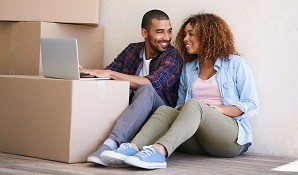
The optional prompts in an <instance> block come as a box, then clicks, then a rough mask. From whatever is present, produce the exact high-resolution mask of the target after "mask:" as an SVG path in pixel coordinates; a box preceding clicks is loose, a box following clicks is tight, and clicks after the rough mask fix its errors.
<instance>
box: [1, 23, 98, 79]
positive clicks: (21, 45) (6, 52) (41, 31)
mask: <svg viewBox="0 0 298 175" xmlns="http://www.w3.org/2000/svg"><path fill="white" fill-rule="evenodd" d="M40 38H76V39H77V40H78V52H79V59H80V64H81V65H83V66H85V67H88V68H102V64H103V28H102V27H94V26H84V25H74V24H58V23H46V22H0V46H1V47H0V74H1V75H42V66H41V53H40Z"/></svg>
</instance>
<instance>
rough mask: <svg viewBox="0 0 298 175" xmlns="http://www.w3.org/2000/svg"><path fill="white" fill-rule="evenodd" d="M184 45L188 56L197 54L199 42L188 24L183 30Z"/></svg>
mask: <svg viewBox="0 0 298 175" xmlns="http://www.w3.org/2000/svg"><path fill="white" fill-rule="evenodd" d="M184 34H185V37H184V44H185V47H186V50H187V53H188V54H198V52H199V41H198V37H197V34H196V32H195V31H194V28H193V27H192V25H191V24H190V23H188V24H187V25H186V26H185V29H184Z"/></svg>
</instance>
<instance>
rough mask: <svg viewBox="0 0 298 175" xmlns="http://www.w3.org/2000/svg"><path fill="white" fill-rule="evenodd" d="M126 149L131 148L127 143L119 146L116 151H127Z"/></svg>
mask: <svg viewBox="0 0 298 175" xmlns="http://www.w3.org/2000/svg"><path fill="white" fill-rule="evenodd" d="M127 148H131V145H130V144H129V143H124V144H121V145H120V147H119V148H118V149H119V150H124V149H127Z"/></svg>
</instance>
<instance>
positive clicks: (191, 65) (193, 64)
mask: <svg viewBox="0 0 298 175" xmlns="http://www.w3.org/2000/svg"><path fill="white" fill-rule="evenodd" d="M223 61H224V60H223V59H221V58H217V59H216V61H215V64H214V69H215V70H216V71H218V70H219V69H220V68H221V67H222V62H223ZM187 64H188V65H189V66H188V67H189V70H192V71H194V70H200V67H199V64H200V62H199V59H196V60H194V61H193V62H190V63H187Z"/></svg>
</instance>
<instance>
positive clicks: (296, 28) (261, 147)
mask: <svg viewBox="0 0 298 175" xmlns="http://www.w3.org/2000/svg"><path fill="white" fill-rule="evenodd" d="M154 8H157V9H161V10H164V11H165V12H166V13H167V14H168V15H169V16H170V18H171V22H172V26H173V33H174V36H176V33H177V31H178V29H179V27H180V25H181V23H182V20H183V19H185V18H186V17H188V16H189V15H190V14H194V13H198V12H202V11H205V12H212V13H215V14H217V15H219V16H221V17H222V18H223V19H225V20H226V21H227V23H228V24H229V25H230V27H231V29H232V31H233V33H234V37H235V42H236V46H237V49H238V51H239V52H240V53H241V54H243V55H244V57H245V58H246V60H247V61H248V63H249V64H250V67H251V69H252V71H253V73H254V76H255V80H256V84H257V88H258V92H259V98H260V105H261V110H260V113H259V115H258V116H257V117H255V118H253V120H252V122H251V124H252V127H253V131H254V143H253V146H252V149H251V152H257V153H264V154H270V155H277V156H289V157H298V136H297V135H298V112H297V111H298V87H297V86H298V69H297V66H298V61H297V60H298V1H296V0H225V1H219V0H208V1H207V0H205V1H204V0H150V1H147V0H100V14H99V15H100V25H102V26H103V27H104V28H105V39H104V47H105V48H104V65H107V64H109V63H110V62H112V60H113V59H114V58H115V57H116V56H117V54H118V53H120V52H121V51H122V50H123V49H124V48H125V47H126V46H127V45H128V44H129V43H131V42H138V41H142V40H143V38H142V37H141V34H140V23H141V18H142V16H143V14H144V13H145V12H147V11H148V10H150V9H154ZM173 40H174V38H173Z"/></svg>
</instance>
